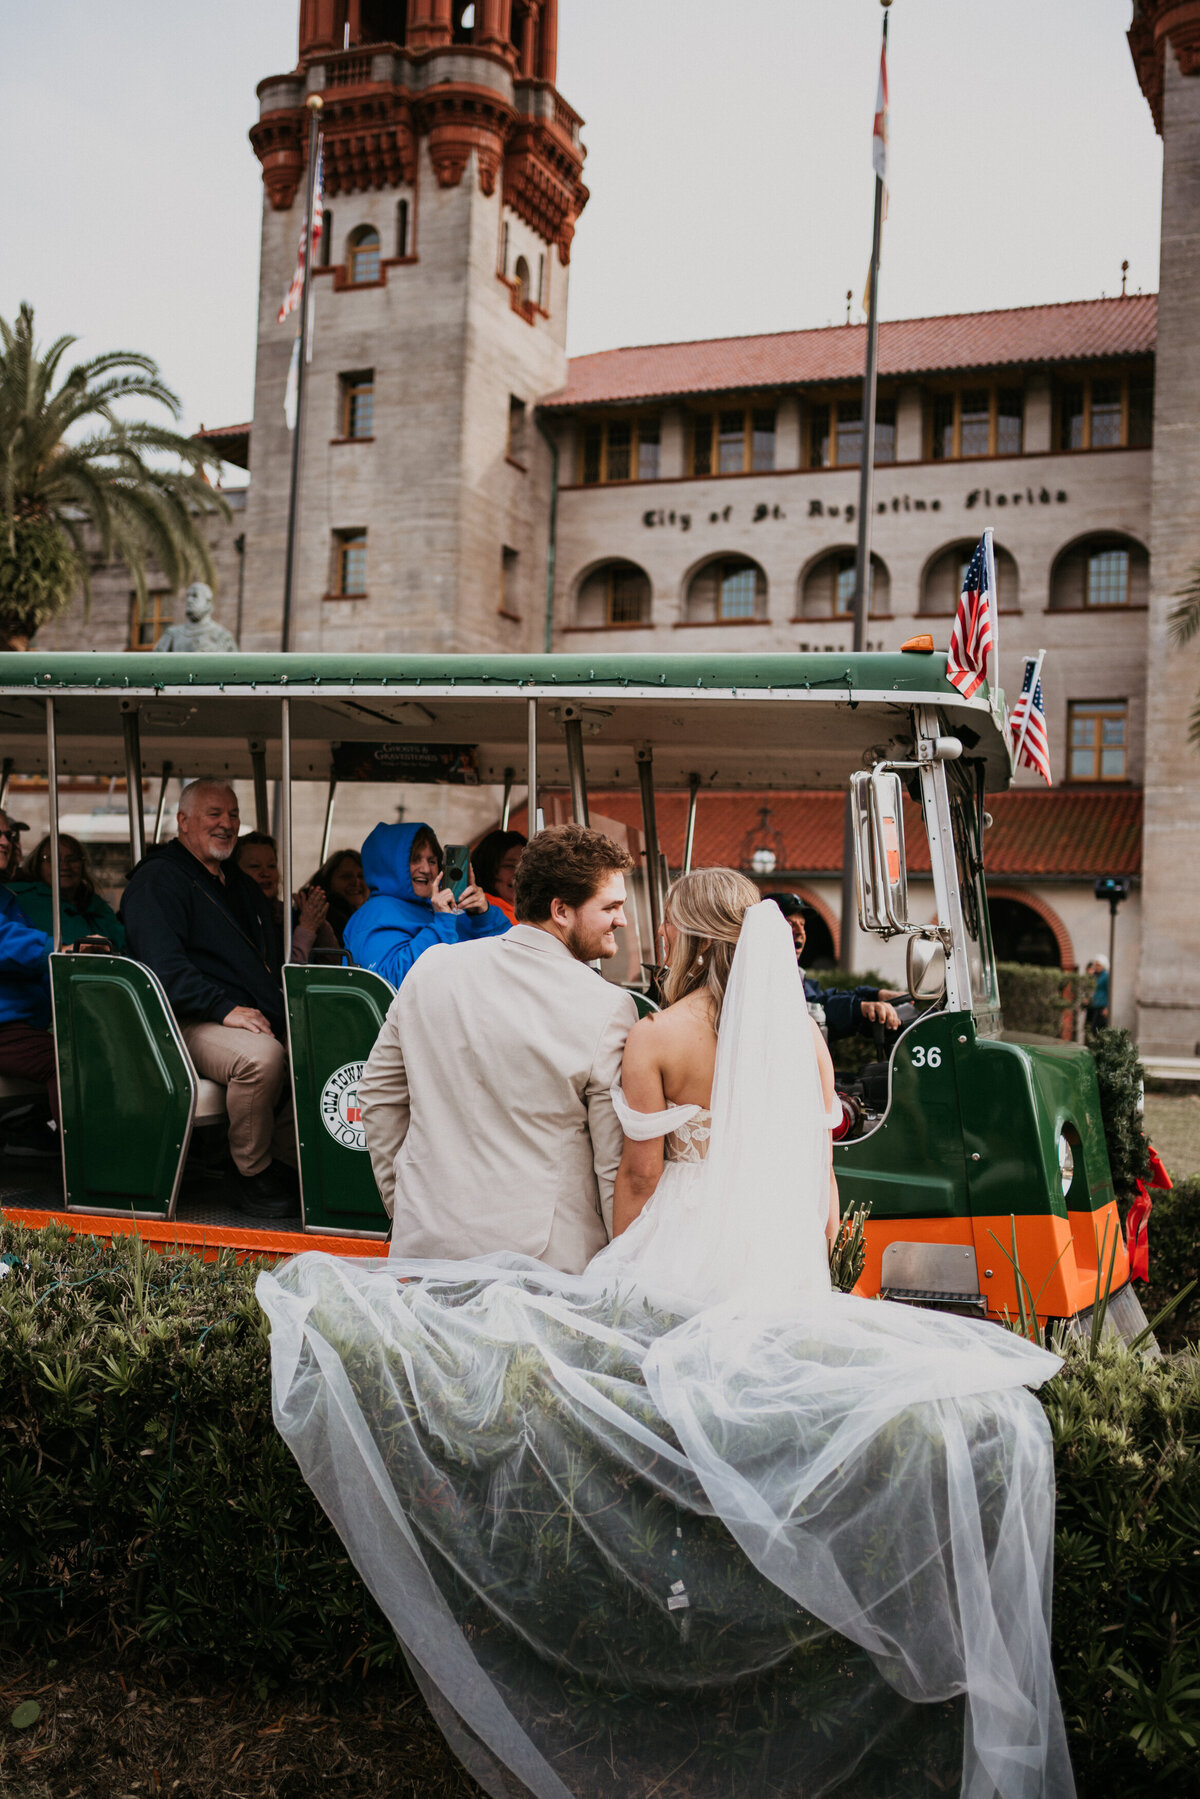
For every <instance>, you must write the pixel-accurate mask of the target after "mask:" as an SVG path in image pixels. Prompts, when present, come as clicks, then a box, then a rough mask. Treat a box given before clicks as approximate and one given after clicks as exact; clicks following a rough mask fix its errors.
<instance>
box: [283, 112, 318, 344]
mask: <svg viewBox="0 0 1200 1799" xmlns="http://www.w3.org/2000/svg"><path fill="white" fill-rule="evenodd" d="M324 182H325V144H324V140H323V139H322V138H318V139H317V178H316V184H315V186H314V188H313V256H314V258H315V257H316V254H317V245H318V244H319V243H320V241H321V225H322V215H323V211H324V206H325V195H324V192H323V189H324ZM307 237H308V219H307V218H305V221H304V223H303V224H302V225H301V227H300V247H299V249H298V250H297V251H296V266H295V268H294V269H293V271H292V279H291V281H290V282H289V283H288V290H287V293H286V294H285V295H284V297H283V305H282V306H281V307H280V308H279V316H278V318H277V319H276V321H275V322H276V324H277V325H282V323H283V321H284V319H286V318H287V316H288V314H289V312H295V310H296V308H297V306H299V304H300V296H301V294H302V293H303V292H304V253H305V250H306V248H307V244H306V239H307Z"/></svg>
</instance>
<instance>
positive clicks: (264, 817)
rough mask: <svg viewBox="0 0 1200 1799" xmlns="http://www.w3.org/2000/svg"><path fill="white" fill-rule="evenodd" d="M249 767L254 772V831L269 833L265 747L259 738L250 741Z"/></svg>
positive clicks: (269, 810)
mask: <svg viewBox="0 0 1200 1799" xmlns="http://www.w3.org/2000/svg"><path fill="white" fill-rule="evenodd" d="M250 767H251V768H252V769H253V771H254V829H255V830H256V831H266V832H268V833H269V832H270V829H271V808H270V806H269V804H268V802H267V746H266V744H265V743H264V742H263V740H262V738H261V737H252V738H251V739H250Z"/></svg>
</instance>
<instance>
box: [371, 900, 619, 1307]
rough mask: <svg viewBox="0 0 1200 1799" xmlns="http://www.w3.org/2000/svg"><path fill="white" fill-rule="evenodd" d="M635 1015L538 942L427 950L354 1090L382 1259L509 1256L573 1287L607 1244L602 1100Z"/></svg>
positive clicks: (544, 937)
mask: <svg viewBox="0 0 1200 1799" xmlns="http://www.w3.org/2000/svg"><path fill="white" fill-rule="evenodd" d="M636 1017H637V1011H636V1008H635V1006H634V1003H633V1001H632V999H631V998H630V997H629V995H628V993H626V992H624V991H623V989H621V988H620V987H614V986H612V985H610V984H609V983H608V982H607V981H605V980H603V979H602V978H601V977H600V976H599V975H598V974H596V973H595V971H594V970H593V969H591V968H589V967H588V966H587V965H586V963H583V962H577V961H576V960H575V957H574V956H573V955H572V954H571V952H570V950H569V949H567V947H566V945H565V944H563V943H560V942H559V940H558V938H557V937H554V936H552V935H551V934H550V933H549V932H548V931H541V930H538V929H537V928H536V927H535V926H533V925H517V926H516V927H515V928H514V929H513V930H511V931H509V932H508V933H507V934H506V935H505V936H503V937H489V938H484V939H483V940H482V941H479V942H475V943H455V944H445V945H438V946H437V947H435V948H433V949H429V950H426V952H425V954H424V955H423V956H422V957H421V958H420V960H419V961H418V962H417V963H416V964H415V966H414V967H413V969H412V971H411V973H409V974H408V975H407V976H406V978H405V980H404V984H403V985H402V987H401V988H400V991H399V993H398V994H397V995H396V998H395V999H394V1000H393V1002H392V1004H391V1007H390V1009H389V1011H388V1015H387V1019H386V1021H385V1023H384V1026H383V1029H382V1031H381V1032H380V1034H379V1038H378V1041H377V1042H376V1044H375V1048H374V1049H373V1050H372V1051H371V1056H370V1060H369V1061H368V1062H367V1065H366V1068H365V1070H364V1071H363V1078H362V1080H361V1081H360V1082H359V1088H358V1096H359V1103H360V1104H361V1106H362V1114H363V1126H364V1129H365V1131H366V1138H367V1148H368V1150H369V1151H370V1155H371V1166H372V1168H373V1169H374V1171H375V1179H376V1181H377V1183H378V1185H379V1191H380V1193H381V1195H382V1196H383V1203H384V1205H385V1206H386V1207H387V1209H388V1211H389V1212H390V1213H391V1214H392V1218H393V1227H392V1254H393V1255H395V1256H475V1255H485V1254H487V1253H489V1252H491V1251H494V1250H518V1251H520V1252H522V1253H523V1254H525V1255H529V1256H539V1257H541V1259H542V1260H543V1261H546V1262H549V1263H550V1264H551V1266H552V1267H555V1268H560V1269H562V1270H563V1271H564V1272H566V1273H569V1274H577V1273H578V1272H579V1271H580V1270H581V1269H582V1268H584V1267H586V1265H587V1263H588V1262H589V1261H590V1260H591V1258H592V1256H593V1255H595V1254H596V1252H597V1250H599V1249H602V1248H603V1246H604V1244H605V1243H606V1242H607V1241H608V1238H609V1236H610V1235H611V1232H612V1189H613V1181H614V1179H615V1178H616V1172H617V1164H618V1162H619V1161H620V1159H621V1146H622V1135H621V1127H620V1125H619V1124H618V1123H617V1120H616V1116H615V1114H614V1112H613V1109H612V1101H611V1099H610V1098H609V1092H610V1089H611V1087H612V1085H613V1083H614V1081H615V1080H616V1079H617V1076H618V1074H619V1073H620V1068H621V1052H622V1049H623V1048H624V1045H625V1038H626V1037H627V1036H628V1034H629V1029H630V1026H631V1025H632V1024H633V1023H634V1021H635V1019H636Z"/></svg>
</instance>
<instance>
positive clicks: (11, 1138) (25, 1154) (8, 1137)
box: [4, 1115, 59, 1162]
mask: <svg viewBox="0 0 1200 1799" xmlns="http://www.w3.org/2000/svg"><path fill="white" fill-rule="evenodd" d="M4 1153H5V1155H6V1156H11V1157H12V1159H13V1161H14V1162H17V1161H20V1162H56V1161H57V1160H58V1155H59V1140H58V1131H57V1129H56V1127H55V1126H54V1125H53V1124H51V1123H50V1121H49V1120H48V1119H45V1118H38V1117H36V1116H35V1117H30V1116H28V1115H27V1116H26V1117H25V1118H23V1119H21V1120H20V1121H19V1122H18V1123H17V1124H15V1125H14V1124H7V1125H6V1126H5V1127H4Z"/></svg>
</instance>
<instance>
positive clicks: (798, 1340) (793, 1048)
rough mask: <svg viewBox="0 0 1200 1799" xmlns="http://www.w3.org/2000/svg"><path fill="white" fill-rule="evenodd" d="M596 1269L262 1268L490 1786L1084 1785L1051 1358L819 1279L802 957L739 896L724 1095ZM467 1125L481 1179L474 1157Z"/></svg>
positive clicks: (820, 1191) (769, 918)
mask: <svg viewBox="0 0 1200 1799" xmlns="http://www.w3.org/2000/svg"><path fill="white" fill-rule="evenodd" d="M614 1103H615V1104H616V1105H617V1108H618V1112H619V1114H620V1116H621V1118H622V1123H623V1125H624V1127H625V1129H626V1131H627V1133H628V1134H630V1135H640V1136H649V1135H662V1136H666V1137H667V1146H666V1155H667V1161H666V1165H665V1168H664V1173H663V1177H662V1180H661V1182H660V1184H659V1188H658V1190H657V1192H656V1193H655V1195H654V1197H653V1199H652V1200H651V1201H650V1202H649V1204H648V1205H647V1206H646V1207H645V1209H644V1211H643V1212H642V1214H641V1216H640V1217H639V1219H638V1220H637V1221H636V1222H635V1224H633V1225H632V1226H631V1227H630V1228H629V1230H627V1231H626V1232H625V1233H624V1234H623V1235H622V1236H621V1237H620V1238H618V1239H616V1241H615V1242H614V1243H612V1244H610V1245H609V1247H608V1248H607V1249H605V1250H604V1251H602V1252H601V1254H600V1255H599V1256H597V1257H596V1259H595V1260H594V1261H593V1262H592V1264H591V1265H590V1267H589V1268H588V1269H587V1270H586V1271H585V1272H584V1274H582V1275H579V1276H571V1275H563V1274H558V1273H556V1272H555V1271H553V1270H550V1269H548V1268H546V1267H545V1266H544V1265H542V1264H541V1263H538V1262H535V1261H531V1260H530V1259H529V1258H527V1257H524V1256H516V1255H513V1256H493V1257H480V1258H475V1259H472V1260H468V1261H461V1262H420V1261H390V1260H389V1261H388V1262H386V1263H380V1262H374V1261H372V1262H364V1261H351V1260H347V1261H340V1260H338V1259H336V1258H334V1257H331V1256H327V1255H323V1254H319V1253H312V1254H305V1255H302V1256H298V1257H296V1258H295V1260H293V1261H291V1262H289V1263H288V1264H287V1265H286V1266H285V1267H283V1268H281V1269H279V1270H277V1271H275V1272H274V1273H269V1274H267V1273H264V1274H263V1275H261V1276H260V1278H259V1282H258V1294H259V1298H260V1301H261V1303H262V1305H263V1306H264V1308H265V1310H266V1311H267V1313H268V1314H269V1316H270V1319H271V1356H272V1380H273V1401H274V1410H275V1418H276V1422H277V1424H278V1427H279V1429H280V1431H281V1432H282V1434H283V1436H284V1437H285V1439H286V1440H287V1442H288V1444H289V1445H290V1447H291V1449H292V1451H293V1453H294V1454H295V1456H296V1458H297V1461H298V1462H299V1464H300V1467H301V1469H302V1470H303V1472H304V1476H305V1478H306V1480H307V1481H308V1483H309V1485H310V1486H311V1487H312V1489H313V1491H314V1492H315V1494H316V1495H317V1498H318V1499H319V1500H320V1502H321V1504H322V1506H323V1507H324V1509H325V1511H326V1512H327V1513H328V1515H329V1517H330V1518H331V1519H332V1521H333V1523H334V1524H335V1526H336V1527H337V1530H338V1532H339V1533H340V1535H341V1537H342V1540H343V1542H344V1543H345V1545H346V1547H347V1549H348V1551H349V1553H350V1555H351V1557H352V1558H353V1560H354V1563H355V1565H356V1567H357V1568H358V1570H359V1572H360V1574H361V1575H362V1577H363V1579H364V1580H365V1582H366V1583H367V1585H368V1587H369V1588H370V1590H371V1592H372V1593H373V1594H374V1596H375V1598H376V1600H377V1601H378V1603H379V1605H380V1606H381V1607H382V1609H383V1611H384V1612H385V1614H386V1615H387V1618H388V1619H389V1621H390V1623H391V1624H392V1626H393V1628H394V1629H395V1631H396V1634H397V1636H398V1637H399V1640H400V1642H401V1644H402V1646H403V1648H404V1652H405V1655H406V1657H407V1659H408V1662H409V1665H410V1667H411V1668H412V1670H413V1673H414V1675H415V1677H416V1679H417V1681H418V1683H419V1684H420V1686H421V1689H422V1691H423V1693H424V1694H425V1697H426V1699H427V1700H428V1702H429V1704H430V1706H431V1708H432V1710H433V1712H434V1715H435V1716H436V1718H437V1719H438V1722H439V1724H440V1725H441V1727H442V1729H443V1731H444V1732H445V1734H446V1736H447V1737H448V1739H449V1741H450V1742H451V1744H452V1746H453V1747H454V1749H455V1750H456V1752H457V1753H458V1755H459V1756H460V1758H461V1759H462V1761H463V1762H464V1764H465V1766H466V1767H467V1768H468V1770H469V1771H470V1772H471V1773H472V1775H473V1776H474V1777H475V1779H476V1780H477V1781H478V1782H479V1783H480V1784H481V1786H483V1787H484V1789H485V1790H486V1791H487V1792H488V1793H490V1794H492V1795H494V1796H495V1799H512V1796H514V1795H520V1794H523V1793H530V1794H534V1795H536V1796H537V1799H623V1796H626V1795H629V1796H637V1799H643V1796H644V1799H651V1795H653V1796H654V1799H685V1796H686V1799H724V1796H725V1795H736V1799H822V1796H823V1795H827V1794H828V1795H834V1794H836V1795H837V1796H838V1799H933V1796H934V1795H935V1794H943V1793H946V1792H947V1791H951V1790H953V1785H954V1782H955V1781H957V1782H958V1790H959V1792H960V1795H961V1799H1071V1795H1072V1794H1073V1792H1074V1784H1073V1780H1072V1775H1071V1768H1070V1762H1069V1758H1068V1754H1067V1748H1066V1740H1065V1735H1064V1731H1063V1724H1062V1718H1061V1714H1060V1711H1059V1706H1058V1699H1057V1694H1056V1691H1055V1686H1054V1676H1053V1670H1052V1667H1051V1662H1050V1632H1049V1607H1050V1590H1051V1569H1052V1543H1053V1524H1054V1469H1053V1456H1052V1447H1051V1440H1050V1432H1049V1428H1048V1426H1047V1423H1046V1420H1045V1416H1044V1414H1043V1412H1042V1409H1041V1407H1040V1405H1039V1404H1038V1402H1037V1401H1036V1399H1035V1398H1034V1397H1033V1396H1032V1394H1031V1393H1030V1392H1029V1391H1027V1388H1029V1387H1036V1386H1038V1385H1040V1384H1041V1383H1042V1382H1044V1381H1045V1380H1047V1379H1048V1378H1050V1376H1052V1375H1053V1374H1054V1373H1055V1372H1056V1371H1057V1369H1058V1367H1059V1365H1060V1364H1059V1362H1058V1360H1057V1358H1055V1357H1054V1356H1052V1355H1050V1354H1048V1353H1047V1352H1045V1351H1043V1350H1041V1349H1038V1348H1036V1347H1035V1346H1034V1345H1032V1344H1030V1343H1028V1342H1026V1341H1025V1340H1024V1339H1023V1338H1020V1337H1018V1336H1016V1335H1014V1334H1012V1333H1010V1332H1008V1331H1005V1330H1002V1329H1000V1328H998V1327H997V1326H995V1325H988V1324H981V1323H977V1322H975V1321H972V1320H966V1319H959V1318H954V1317H943V1316H938V1315H935V1314H932V1313H929V1312H925V1311H918V1310H913V1309H910V1308H907V1307H902V1306H898V1305H892V1304H889V1303H887V1302H883V1301H878V1300H860V1299H855V1298H853V1297H850V1296H848V1295H844V1294H840V1293H833V1292H831V1290H830V1282H829V1271H828V1259H827V1253H826V1245H825V1239H824V1222H825V1218H826V1216H827V1211H828V1202H829V1185H828V1180H829V1163H830V1154H831V1151H830V1135H829V1120H828V1119H827V1117H826V1116H825V1109H824V1101H823V1098H822V1094H821V1089H820V1082H819V1076H818V1071H817V1063H816V1056H815V1051H814V1048H813V1044H812V1037H811V1031H810V1028H809V1020H808V1013H807V1008H806V1006H805V1002H804V995H803V988H802V986H801V983H800V978H799V975H798V973H797V970H796V962H795V952H794V949H793V946H792V940H791V934H790V932H789V930H788V928H787V924H786V921H785V920H784V919H783V916H782V914H781V913H780V912H779V911H778V909H777V908H776V907H775V906H773V905H771V904H770V903H764V904H762V905H758V906H754V907H752V908H751V909H750V911H749V912H748V913H747V914H746V919H745V923H744V925H743V929H742V934H741V937H740V939H739V943H738V948H737V952H736V954H735V957H734V962H733V970H732V974H731V977H730V982H729V986H728V990H727V993H726V998H725V1005H724V1010H723V1014H722V1020H721V1027H720V1033H719V1038H718V1046H717V1060H716V1071H715V1075H714V1082H713V1093H712V1104H711V1112H707V1113H706V1112H704V1111H702V1110H701V1109H700V1108H696V1107H672V1108H670V1109H669V1110H668V1111H666V1112H664V1113H661V1114H657V1115H655V1116H654V1117H647V1116H645V1115H640V1114H637V1113H633V1112H631V1111H630V1109H629V1108H628V1106H627V1105H626V1104H625V1102H624V1098H623V1096H622V1095H621V1094H620V1092H619V1091H618V1092H616V1093H615V1094H614ZM469 1167H470V1156H469V1146H466V1145H465V1146H464V1179H468V1178H469Z"/></svg>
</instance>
